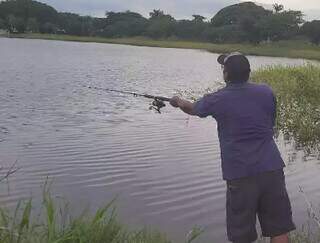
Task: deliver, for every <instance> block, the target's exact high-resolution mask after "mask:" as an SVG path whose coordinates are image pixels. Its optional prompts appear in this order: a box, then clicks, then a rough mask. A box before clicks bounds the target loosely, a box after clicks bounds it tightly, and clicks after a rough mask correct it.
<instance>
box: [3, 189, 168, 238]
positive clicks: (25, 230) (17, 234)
mask: <svg viewBox="0 0 320 243" xmlns="http://www.w3.org/2000/svg"><path fill="white" fill-rule="evenodd" d="M0 242H1V243H170V241H169V240H168V239H167V238H166V237H165V236H164V235H162V234H160V233H157V232H153V231H148V230H141V231H135V232H130V231H128V230H126V229H125V227H124V226H123V225H122V224H120V223H119V222H118V221H117V217H116V212H115V209H114V207H113V202H111V203H109V204H108V205H106V206H105V207H103V208H101V209H99V210H97V212H96V213H95V214H94V215H93V216H90V215H88V214H85V213H84V214H82V215H81V216H79V217H77V218H72V217H71V215H70V213H69V212H68V210H66V209H64V208H63V207H61V208H58V206H57V205H56V204H55V203H54V201H53V199H52V197H51V196H50V193H48V192H46V193H45V194H44V200H43V207H42V210H41V215H40V216H35V215H34V214H33V211H32V201H31V200H29V201H27V202H25V203H24V204H22V203H18V205H17V207H16V209H15V211H14V213H13V214H12V213H9V212H8V211H7V210H5V209H3V208H0Z"/></svg>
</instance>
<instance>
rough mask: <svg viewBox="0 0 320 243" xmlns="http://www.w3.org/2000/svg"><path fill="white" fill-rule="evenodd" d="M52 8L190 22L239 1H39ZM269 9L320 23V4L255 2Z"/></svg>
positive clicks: (318, 1) (285, 0) (310, 0)
mask: <svg viewBox="0 0 320 243" xmlns="http://www.w3.org/2000/svg"><path fill="white" fill-rule="evenodd" d="M39 1H41V2H45V3H48V4H49V5H51V6H53V7H55V8H56V9H57V10H58V11H68V12H74V13H79V14H82V15H91V16H97V17H102V16H104V13H105V11H107V10H108V11H126V10H131V11H135V12H139V13H141V14H142V15H144V16H148V13H149V12H150V11H152V10H153V9H162V10H164V11H165V12H167V13H169V14H171V15H173V16H174V17H175V18H176V19H183V18H190V17H191V16H192V15H193V14H200V15H203V16H205V17H209V18H211V17H212V16H213V15H214V14H215V13H217V12H218V11H219V10H220V9H221V8H223V7H226V6H228V5H231V4H234V3H239V2H240V1H241V0H39ZM257 2H259V3H262V4H266V6H268V5H269V6H271V5H272V4H273V3H275V2H277V3H281V4H283V5H284V6H285V8H286V9H293V10H302V11H303V12H304V13H305V14H306V19H308V20H311V19H320V0H304V1H302V0H257Z"/></svg>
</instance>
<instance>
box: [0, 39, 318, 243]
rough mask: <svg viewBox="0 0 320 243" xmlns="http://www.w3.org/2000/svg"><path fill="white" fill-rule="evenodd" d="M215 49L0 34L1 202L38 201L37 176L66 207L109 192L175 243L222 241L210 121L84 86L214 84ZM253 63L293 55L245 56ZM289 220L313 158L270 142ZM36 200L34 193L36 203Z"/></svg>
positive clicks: (125, 211) (298, 216)
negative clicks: (12, 170)
mask: <svg viewBox="0 0 320 243" xmlns="http://www.w3.org/2000/svg"><path fill="white" fill-rule="evenodd" d="M216 58H217V55H215V54H210V53H207V52H204V51H195V50H184V49H161V48H148V47H133V46H125V45H108V44H95V43H75V42H56V41H43V40H19V39H4V38H3V39H1V38H0V85H1V88H0V164H1V165H2V166H4V167H8V166H10V165H11V164H12V163H13V162H14V161H16V160H17V161H18V166H19V167H20V168H21V169H20V170H19V171H18V172H17V173H16V174H15V175H13V176H12V177H11V178H10V180H9V184H2V185H1V186H0V202H1V204H2V205H6V206H8V207H10V206H13V205H15V204H16V203H17V201H18V200H20V199H25V198H29V197H30V196H32V197H34V198H35V200H34V201H36V202H37V201H38V202H39V203H40V202H41V200H40V198H41V192H42V191H41V190H42V186H43V184H44V182H45V181H46V178H48V179H49V181H51V182H52V192H53V194H54V195H55V196H56V197H57V200H60V198H64V199H66V200H68V201H70V202H71V203H72V205H74V206H73V209H74V210H75V211H80V210H81V209H84V208H86V207H88V206H89V205H90V209H92V210H94V209H96V208H97V207H100V206H103V205H105V204H106V203H107V202H109V201H110V200H111V199H113V198H114V197H115V196H117V207H118V211H119V216H120V218H121V220H122V221H123V222H125V223H126V224H128V225H130V226H133V227H140V226H141V227H142V226H150V227H154V228H156V229H158V230H160V231H163V232H167V233H168V235H169V236H170V238H172V239H173V240H177V242H182V241H183V239H184V235H186V234H187V233H188V231H189V230H190V229H191V228H192V227H193V226H195V225H198V226H201V227H203V228H204V229H205V233H204V234H203V235H202V237H201V238H200V239H199V242H219V243H221V242H226V234H225V183H224V182H223V181H222V179H221V170H220V154H219V153H220V151H219V143H218V138H217V132H216V123H215V121H214V120H212V119H204V120H201V119H198V118H188V117H187V116H186V115H184V114H182V112H179V111H178V110H174V109H173V108H171V107H167V108H165V109H164V110H163V114H161V115H160V114H156V113H155V112H153V111H149V110H148V107H149V101H148V100H145V99H138V98H134V97H131V96H124V95H119V94H115V93H105V92H102V91H94V90H89V89H87V88H85V87H84V85H93V86H98V87H106V88H113V89H121V90H128V91H137V92H141V93H144V92H146V93H151V94H157V95H164V96H171V95H173V94H174V93H175V92H176V90H201V89H205V88H207V87H209V86H211V87H214V86H216V85H217V83H218V82H219V81H220V80H221V68H220V66H219V65H217V63H216ZM250 61H251V63H252V65H253V69H256V68H259V67H262V66H265V65H271V64H288V65H300V64H303V63H304V61H303V60H293V59H285V58H267V57H250ZM278 144H279V146H280V148H281V152H282V154H283V157H284V158H285V160H286V162H287V165H288V166H287V168H286V174H287V184H288V189H289V193H290V196H291V199H292V204H293V209H294V217H295V221H296V223H297V225H299V226H300V225H302V224H303V223H305V222H306V220H307V218H308V217H307V213H306V211H307V206H306V202H305V201H304V196H303V195H302V194H301V193H299V186H302V187H303V189H304V191H305V192H306V195H307V197H308V198H309V199H310V201H312V202H313V203H314V204H315V205H317V204H318V203H319V202H320V200H319V199H320V190H319V189H320V179H319V173H320V165H319V161H318V160H317V159H315V158H307V159H305V158H303V156H302V155H301V153H299V152H297V151H295V150H294V148H293V147H292V145H291V144H290V143H286V142H284V141H282V140H279V141H278ZM37 199H39V200H37Z"/></svg>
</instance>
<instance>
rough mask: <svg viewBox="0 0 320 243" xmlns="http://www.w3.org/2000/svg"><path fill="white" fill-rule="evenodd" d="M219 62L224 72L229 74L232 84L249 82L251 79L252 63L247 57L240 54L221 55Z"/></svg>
mask: <svg viewBox="0 0 320 243" xmlns="http://www.w3.org/2000/svg"><path fill="white" fill-rule="evenodd" d="M218 62H219V63H220V64H221V65H223V67H224V70H223V72H227V73H228V79H229V80H228V81H230V82H247V81H248V80H249V78H250V72H251V68H250V62H249V60H248V58H247V57H246V56H244V55H243V54H241V53H239V52H234V53H231V54H229V55H220V56H219V57H218Z"/></svg>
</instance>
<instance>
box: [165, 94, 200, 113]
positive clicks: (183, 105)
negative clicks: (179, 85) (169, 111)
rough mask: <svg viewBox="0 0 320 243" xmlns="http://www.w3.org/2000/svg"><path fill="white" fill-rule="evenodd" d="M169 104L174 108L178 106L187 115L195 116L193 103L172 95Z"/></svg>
mask: <svg viewBox="0 0 320 243" xmlns="http://www.w3.org/2000/svg"><path fill="white" fill-rule="evenodd" d="M170 104H171V105H172V106H173V107H175V108H180V109H181V110H182V111H183V112H184V113H187V114H188V115H191V116H195V115H196V114H195V112H194V103H192V102H190V101H187V100H184V99H181V98H180V97H178V96H175V97H173V98H172V99H171V100H170Z"/></svg>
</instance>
